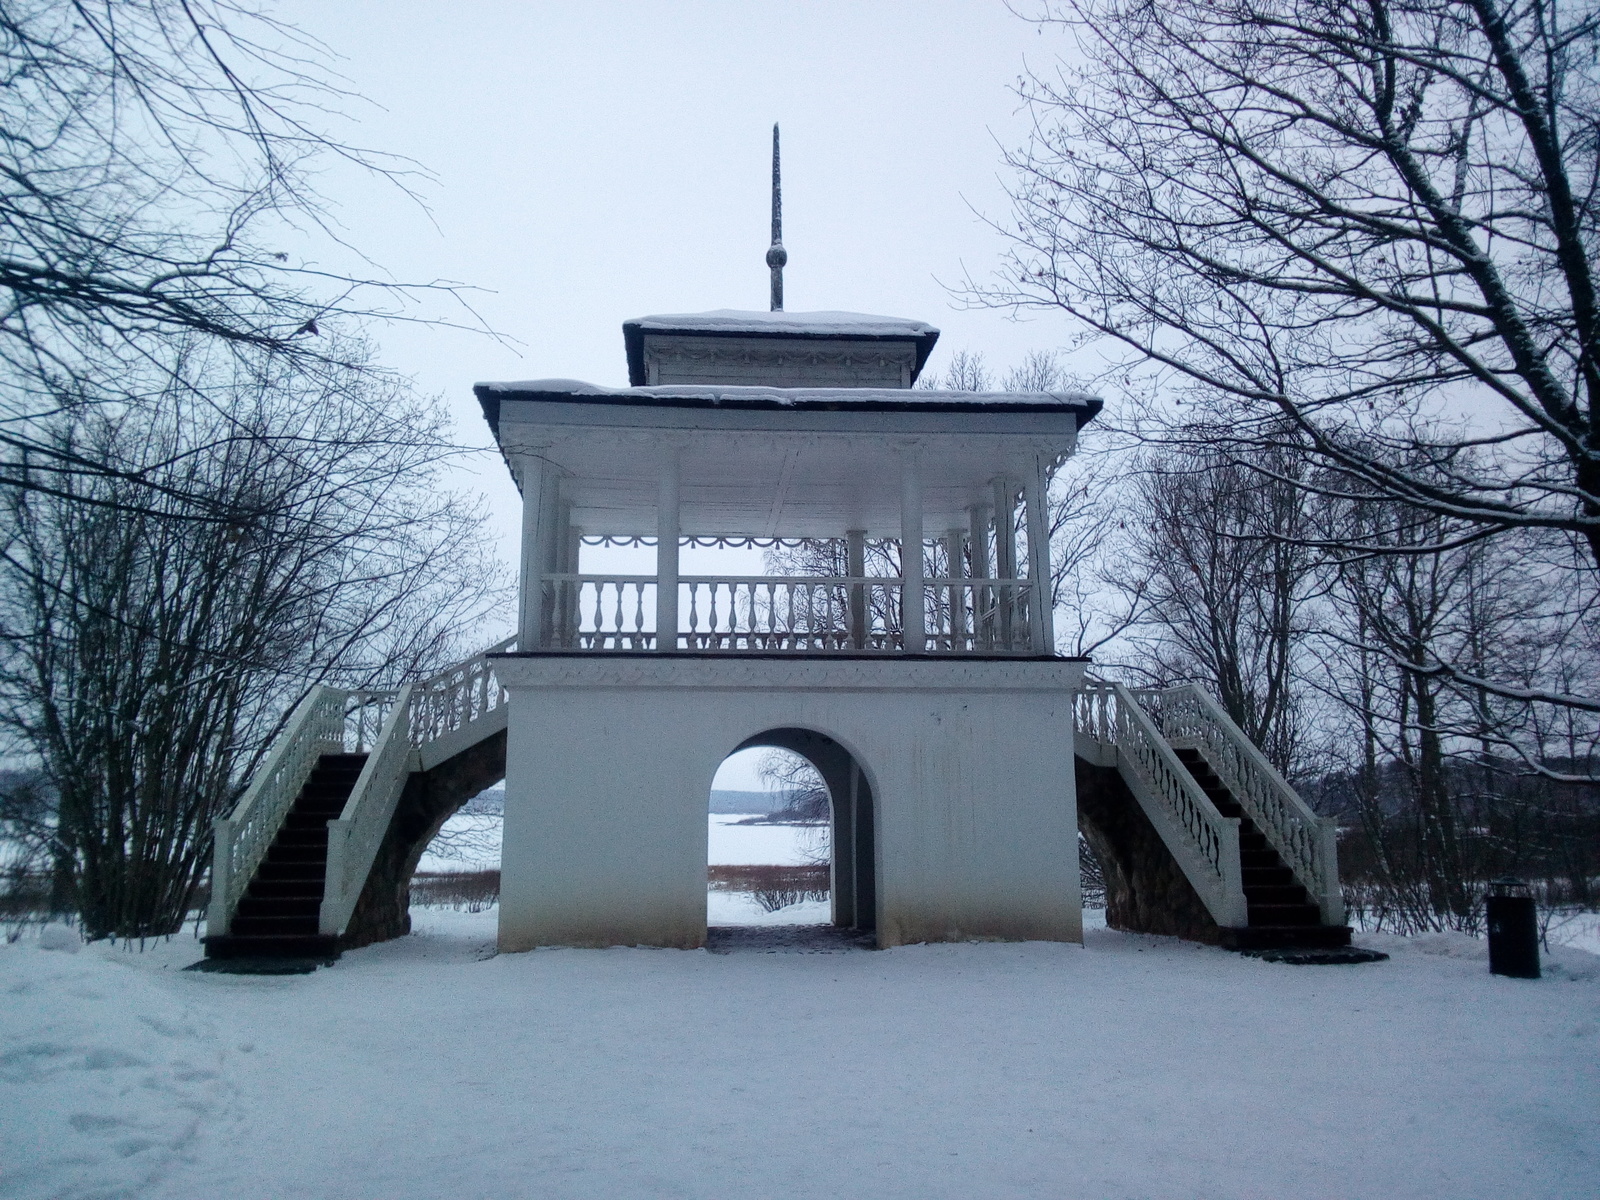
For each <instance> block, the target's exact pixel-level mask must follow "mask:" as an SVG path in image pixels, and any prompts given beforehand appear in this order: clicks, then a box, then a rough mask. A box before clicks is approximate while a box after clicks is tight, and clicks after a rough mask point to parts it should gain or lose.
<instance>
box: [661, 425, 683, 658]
mask: <svg viewBox="0 0 1600 1200" xmlns="http://www.w3.org/2000/svg"><path fill="white" fill-rule="evenodd" d="M678 475H679V461H678V454H677V452H676V451H675V450H674V451H672V452H670V453H669V454H668V455H667V460H666V461H665V462H664V463H662V464H661V493H660V497H659V498H658V500H657V502H656V649H657V650H660V651H663V652H670V651H673V650H676V649H677V648H678Z"/></svg>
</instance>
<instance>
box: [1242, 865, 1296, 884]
mask: <svg viewBox="0 0 1600 1200" xmlns="http://www.w3.org/2000/svg"><path fill="white" fill-rule="evenodd" d="M1241 874H1242V875H1243V877H1244V880H1243V882H1244V887H1245V891H1249V890H1250V889H1251V888H1253V887H1288V886H1289V885H1290V884H1292V883H1294V881H1295V879H1294V872H1293V871H1291V870H1290V869H1289V868H1288V867H1286V866H1284V865H1283V860H1282V859H1279V861H1278V865H1277V866H1273V867H1250V866H1247V867H1245V868H1244V869H1243V871H1242V872H1241Z"/></svg>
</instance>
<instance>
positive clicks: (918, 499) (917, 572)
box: [900, 446, 928, 654]
mask: <svg viewBox="0 0 1600 1200" xmlns="http://www.w3.org/2000/svg"><path fill="white" fill-rule="evenodd" d="M919 458H920V456H919V454H918V451H917V449H916V447H914V446H911V447H907V448H906V449H904V450H902V451H901V452H900V578H901V579H902V580H903V583H902V585H901V591H900V630H901V633H900V641H901V648H902V649H903V650H904V651H905V652H906V653H907V654H921V653H922V652H923V651H925V650H926V649H927V648H928V647H927V634H926V628H927V627H926V623H925V604H926V601H925V599H924V588H923V582H922V579H923V575H922V472H921V465H922V464H921V462H920V461H919Z"/></svg>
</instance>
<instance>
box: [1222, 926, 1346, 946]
mask: <svg viewBox="0 0 1600 1200" xmlns="http://www.w3.org/2000/svg"><path fill="white" fill-rule="evenodd" d="M1349 944H1350V926H1348V925H1252V926H1250V927H1249V928H1248V929H1223V930H1222V938H1221V940H1220V945H1221V946H1222V947H1223V948H1224V949H1225V950H1278V949H1293V948H1296V947H1304V948H1307V949H1309V948H1312V947H1318V946H1348V945H1349Z"/></svg>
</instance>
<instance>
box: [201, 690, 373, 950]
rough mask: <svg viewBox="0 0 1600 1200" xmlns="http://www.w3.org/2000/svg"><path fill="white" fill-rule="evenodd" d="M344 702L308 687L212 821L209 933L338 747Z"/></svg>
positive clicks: (223, 925) (341, 696) (217, 929)
mask: <svg viewBox="0 0 1600 1200" xmlns="http://www.w3.org/2000/svg"><path fill="white" fill-rule="evenodd" d="M346 698H347V693H345V692H343V691H340V690H339V689H338V688H330V687H317V688H313V689H312V691H311V692H310V694H309V695H307V696H306V698H305V699H304V700H302V701H301V702H300V704H299V705H298V707H296V708H295V710H294V712H293V713H292V714H291V715H290V717H289V720H288V722H287V724H286V725H285V726H284V729H283V732H282V734H280V735H279V737H278V740H277V743H276V744H275V745H274V746H273V747H272V750H271V751H270V752H269V753H268V755H267V757H266V760H265V761H264V762H263V763H262V764H261V766H260V767H258V768H257V769H256V773H255V775H254V777H253V778H252V779H251V780H250V786H249V787H247V788H246V789H245V793H244V795H243V796H241V797H240V798H239V803H238V804H236V805H234V806H233V811H232V812H231V813H229V814H228V815H227V816H226V817H218V818H217V820H216V822H215V823H214V826H213V832H214V836H215V841H214V843H213V847H212V866H211V905H210V908H209V909H208V910H207V913H206V928H207V929H208V930H209V931H210V932H212V933H222V932H223V931H224V930H226V929H227V928H228V926H229V924H230V923H231V922H232V921H233V914H234V911H235V910H236V909H237V908H238V907H239V901H240V900H241V899H243V897H244V893H245V889H246V888H248V887H249V886H250V880H251V879H252V878H254V877H255V873H256V868H257V867H259V866H260V865H261V861H262V859H264V858H266V856H267V851H268V850H269V849H270V848H271V846H272V841H273V839H274V838H276V837H277V836H278V829H279V827H280V826H281V825H282V824H283V819H284V818H285V817H286V816H288V815H289V810H290V809H291V808H293V807H294V802H295V800H296V799H298V798H299V795H300V789H301V788H303V787H304V786H305V784H306V780H308V779H309V778H311V772H312V771H314V770H316V767H317V762H318V760H319V759H321V757H322V756H323V755H324V754H338V753H340V752H341V751H342V750H343V749H344V744H345V704H346Z"/></svg>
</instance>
